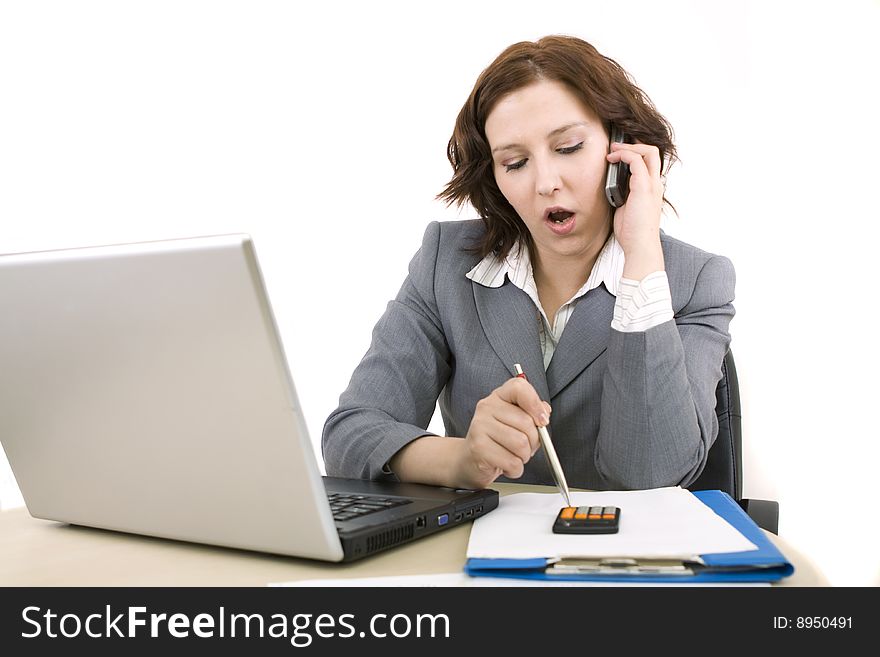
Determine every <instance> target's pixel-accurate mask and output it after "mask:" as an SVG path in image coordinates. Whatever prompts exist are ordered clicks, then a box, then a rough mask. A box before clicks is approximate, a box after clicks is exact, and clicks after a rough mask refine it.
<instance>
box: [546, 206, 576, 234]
mask: <svg viewBox="0 0 880 657" xmlns="http://www.w3.org/2000/svg"><path fill="white" fill-rule="evenodd" d="M544 220H545V221H546V223H547V226H548V227H549V228H550V230H552V231H553V232H554V233H555V234H556V235H567V234H568V233H570V232H571V231H572V230H574V224H575V213H574V212H571V211H570V210H565V209H564V208H550V209H549V210H548V211H547V212H545V213H544Z"/></svg>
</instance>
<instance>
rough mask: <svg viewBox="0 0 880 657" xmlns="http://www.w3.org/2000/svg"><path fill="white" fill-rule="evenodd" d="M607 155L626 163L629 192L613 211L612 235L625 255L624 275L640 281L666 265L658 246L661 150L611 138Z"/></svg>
mask: <svg viewBox="0 0 880 657" xmlns="http://www.w3.org/2000/svg"><path fill="white" fill-rule="evenodd" d="M607 159H608V162H610V163H614V162H624V163H626V164H628V165H629V171H630V178H629V196H628V197H627V200H626V203H624V204H623V205H622V206H621V207H619V208H616V209H615V211H614V237H615V239H616V240H617V242H618V243H619V244H620V246H621V248H622V249H623V253H624V255H625V257H626V264H625V266H624V271H623V276H624V278H631V279H634V280H637V281H640V280H642V279H643V278H644V277H645V276H647V275H648V274H650V273H653V272H655V271H662V270H663V269H664V268H665V265H664V263H663V249H662V248H661V246H660V214H661V212H662V209H663V191H664V184H663V181H662V180H661V176H660V171H661V168H662V162H661V160H660V150H659V149H658V148H657V147H656V146H650V145H648V144H621V143H618V142H613V143H612V144H611V152H610V153H609V154H608V156H607Z"/></svg>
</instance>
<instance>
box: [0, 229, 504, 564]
mask: <svg viewBox="0 0 880 657" xmlns="http://www.w3.org/2000/svg"><path fill="white" fill-rule="evenodd" d="M0 309H2V311H0V441H2V444H3V449H4V450H5V452H6V456H7V458H8V459H9V463H10V465H11V467H12V471H13V473H14V475H15V478H16V481H17V482H18V485H19V488H20V489H21V492H22V496H23V497H24V500H25V504H26V505H27V508H28V511H29V512H30V514H31V515H32V516H34V517H37V518H45V519H48V520H57V521H61V522H65V523H71V524H76V525H85V526H90V527H100V528H103V529H110V530H115V531H121V532H130V533H135V534H145V535H149V536H157V537H162V538H168V539H176V540H183V541H191V542H196V543H207V544H211V545H219V546H226V547H231V548H241V549H246V550H257V551H261V552H270V553H275V554H282V555H289V556H294V557H305V558H309V559H320V560H325V561H351V560H354V559H358V558H361V557H366V556H368V555H371V554H374V553H376V552H379V551H382V550H385V549H387V548H391V547H394V546H397V545H400V544H403V543H407V542H409V541H413V540H416V539H418V538H421V537H424V536H428V535H429V534H433V533H435V532H438V531H441V530H444V529H448V528H450V527H454V526H456V525H459V524H461V523H466V522H469V521H471V520H472V519H474V518H476V517H479V516H481V515H484V514H486V513H488V512H489V511H491V510H492V509H494V508H495V507H496V506H497V505H498V493H497V492H496V491H494V490H457V489H450V488H442V487H433V486H423V485H417V484H403V483H390V482H377V481H362V480H349V479H339V478H329V477H323V478H322V477H321V475H320V471H319V468H318V463H317V461H316V456H315V453H314V450H313V447H312V442H311V440H310V439H309V435H308V431H307V428H306V423H305V420H304V417H303V413H302V409H301V408H300V405H299V402H298V401H297V395H296V391H295V388H294V385H293V380H292V378H291V375H290V372H289V370H288V365H287V360H286V359H285V356H284V351H283V348H282V344H281V340H280V337H279V333H278V329H277V326H276V324H275V320H274V318H273V315H272V310H271V308H270V305H269V299H268V296H267V294H266V290H265V286H264V284H263V279H262V275H261V273H260V268H259V265H258V262H257V256H256V252H255V250H254V245H253V243H252V240H251V239H250V237H249V236H248V235H225V236H212V237H200V238H192V239H180V240H168V241H158V242H147V243H138V244H123V245H115V246H101V247H91V248H82V249H65V250H57V251H45V252H40V253H25V254H13V255H3V256H0ZM327 348H328V349H332V346H331V345H327Z"/></svg>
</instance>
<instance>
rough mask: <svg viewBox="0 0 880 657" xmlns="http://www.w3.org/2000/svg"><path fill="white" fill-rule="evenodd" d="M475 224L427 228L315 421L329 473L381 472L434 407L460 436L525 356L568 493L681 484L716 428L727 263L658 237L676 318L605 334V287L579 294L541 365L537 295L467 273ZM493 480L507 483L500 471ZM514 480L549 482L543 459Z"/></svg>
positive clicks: (729, 296)
mask: <svg viewBox="0 0 880 657" xmlns="http://www.w3.org/2000/svg"><path fill="white" fill-rule="evenodd" d="M482 231H483V226H482V223H481V222H480V221H451V222H443V223H437V222H434V223H431V224H430V225H429V226H428V228H427V230H426V231H425V236H424V240H423V242H422V247H421V249H420V250H419V251H418V253H416V255H415V257H414V258H413V259H412V262H410V265H409V276H408V277H407V278H406V280H405V281H404V283H403V286H402V287H401V289H400V292H399V294H398V295H397V298H396V299H395V300H393V301H391V302H390V303H389V304H388V308H387V310H386V311H385V314H384V315H383V316H382V318H381V319H380V320H379V323H378V324H377V325H376V327H375V329H374V330H373V340H372V344H371V345H370V348H369V350H368V351H367V353H366V355H365V356H364V358H363V360H362V361H361V362H360V364H359V365H358V366H357V368H356V369H355V371H354V374H353V375H352V377H351V382H350V383H349V385H348V388H347V389H346V390H345V392H343V393H342V396H341V397H340V399H339V407H338V408H337V409H336V410H335V411H333V413H332V414H331V415H330V417H329V418H328V419H327V422H326V424H325V425H324V433H323V453H324V459H325V462H326V466H327V474H328V475H331V476H339V477H354V478H367V479H379V478H382V477H383V476H386V477H387V476H388V475H387V474H383V466H384V465H385V464H386V463H387V462H388V461H389V459H391V457H392V456H393V455H394V454H395V453H396V452H397V451H398V450H400V449H401V448H402V447H403V446H405V445H406V444H407V443H409V442H410V441H412V440H414V439H416V438H418V437H420V436H424V435H426V434H428V432H427V431H426V430H425V428H426V427H427V426H428V423H429V422H430V420H431V417H432V415H433V412H434V408H435V404H436V401H437V399H438V397H439V399H440V410H441V413H442V416H443V423H444V426H445V428H446V435H447V436H457V437H463V436H465V435H466V434H467V431H468V427H469V426H470V422H471V418H472V417H473V414H474V408H475V407H476V404H477V402H478V401H479V400H480V399H482V398H483V397H486V396H488V395H489V394H490V393H491V392H492V391H493V390H494V389H495V388H497V387H498V386H500V385H501V384H503V383H504V382H505V381H506V380H507V379H509V378H510V377H511V376H513V375H514V371H513V364H514V363H521V364H522V366H523V369H524V370H525V372H526V373H527V374H528V376H529V382H530V383H531V384H532V385H533V386H534V387H535V389H536V390H537V391H538V394H539V395H540V397H541V399H544V400H546V401H549V403H550V405H551V406H552V407H553V414H552V415H551V417H550V427H549V430H550V434H551V436H552V438H553V442H554V445H555V446H556V451H557V452H558V454H559V459H560V461H561V462H562V466H563V469H564V471H565V474H566V478H567V479H568V483H569V485H571V486H574V487H583V488H591V489H597V490H601V489H630V488H631V489H640V488H654V487H658V486H668V485H682V486H687V485H689V484H691V483H692V482H693V481H695V480H696V479H697V477H698V476H699V475H700V473H701V472H702V470H703V467H704V465H705V463H706V455H707V453H708V451H709V447H711V445H712V442H713V441H714V440H715V436H716V435H717V433H718V423H717V420H716V417H715V410H714V409H715V388H716V386H717V384H718V381H719V380H720V379H721V363H722V360H723V359H724V354H725V353H726V351H727V348H728V345H729V344H730V334H729V333H728V326H729V324H730V320H731V318H732V317H733V314H734V309H733V305H732V303H731V302H732V301H733V290H734V281H735V277H734V271H733V265H732V264H731V262H730V261H729V260H728V259H727V258H724V257H721V256H716V255H712V254H710V253H706V252H704V251H701V250H699V249H697V248H695V247H693V246H690V245H688V244H685V243H684V242H680V241H679V240H676V239H673V238H671V237H669V236H667V235H665V234H661V243H662V246H663V255H664V257H665V260H666V273H667V277H668V278H669V287H670V289H671V292H672V308H673V311H674V313H675V318H674V320H670V321H668V322H665V323H663V324H660V325H659V326H655V327H653V328H651V329H649V330H647V331H645V332H642V333H621V332H619V331H616V330H613V329H611V319H612V316H613V310H614V303H615V297H614V296H613V295H611V294H610V293H609V292H608V291H607V290H606V289H605V287H604V286H601V285H600V286H599V287H598V288H596V289H594V290H591V291H590V292H588V293H587V294H586V295H585V296H583V297H581V299H580V300H579V301H578V302H577V305H576V306H575V309H574V312H573V313H572V315H571V317H570V319H569V321H568V324H567V325H566V327H565V330H564V331H563V333H562V337H561V339H560V341H559V344H558V346H557V348H556V351H555V352H554V354H553V359H552V360H551V361H550V366H549V367H548V368H547V370H546V372H545V371H544V364H543V358H542V355H541V348H540V340H539V337H538V316H537V313H536V312H535V306H534V303H533V302H532V300H531V299H530V298H529V297H528V296H527V295H526V293H525V292H523V291H522V290H521V289H519V288H518V287H516V286H515V285H513V284H512V283H511V282H510V281H506V282H505V284H504V285H502V286H501V287H499V288H489V287H485V286H483V285H480V284H479V283H475V282H473V281H471V280H470V279H468V278H467V277H466V276H465V274H466V273H467V272H468V271H470V270H471V269H472V268H473V267H474V265H476V263H477V262H478V261H479V258H478V257H477V256H474V255H470V254H468V253H467V252H465V251H463V248H466V247H469V246H472V245H473V243H474V240H475V238H477V237H479V236H480V235H481V234H482ZM501 480H504V479H503V478H502V479H501ZM516 481H519V482H521V483H542V484H552V483H553V478H552V475H551V473H550V470H549V467H548V465H547V462H546V459H545V458H540V457H539V456H538V455H536V456H535V457H534V458H532V459H531V460H530V461H529V462H528V463H527V464H526V466H525V472H524V474H523V475H522V477H521V478H520V479H518V480H516Z"/></svg>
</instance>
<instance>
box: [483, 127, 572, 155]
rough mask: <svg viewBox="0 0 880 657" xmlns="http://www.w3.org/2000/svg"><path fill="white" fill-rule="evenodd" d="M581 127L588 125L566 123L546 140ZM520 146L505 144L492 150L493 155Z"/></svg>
mask: <svg viewBox="0 0 880 657" xmlns="http://www.w3.org/2000/svg"><path fill="white" fill-rule="evenodd" d="M582 125H589V123H588V122H587V121H576V122H575V123H566V124H565V125H564V126H561V127H559V128H555V129H553V130H551V131H550V132H548V133H547V139H550V138H551V137H555V136H556V135H558V134H560V133H563V132H565V131H566V130H570V129H571V128H576V127H578V126H582ZM521 147H522V144H505V145H504V146H497V147H495V148H493V149H492V152H493V153H498V152H499V151H507V150H511V149H513V148H521Z"/></svg>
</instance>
